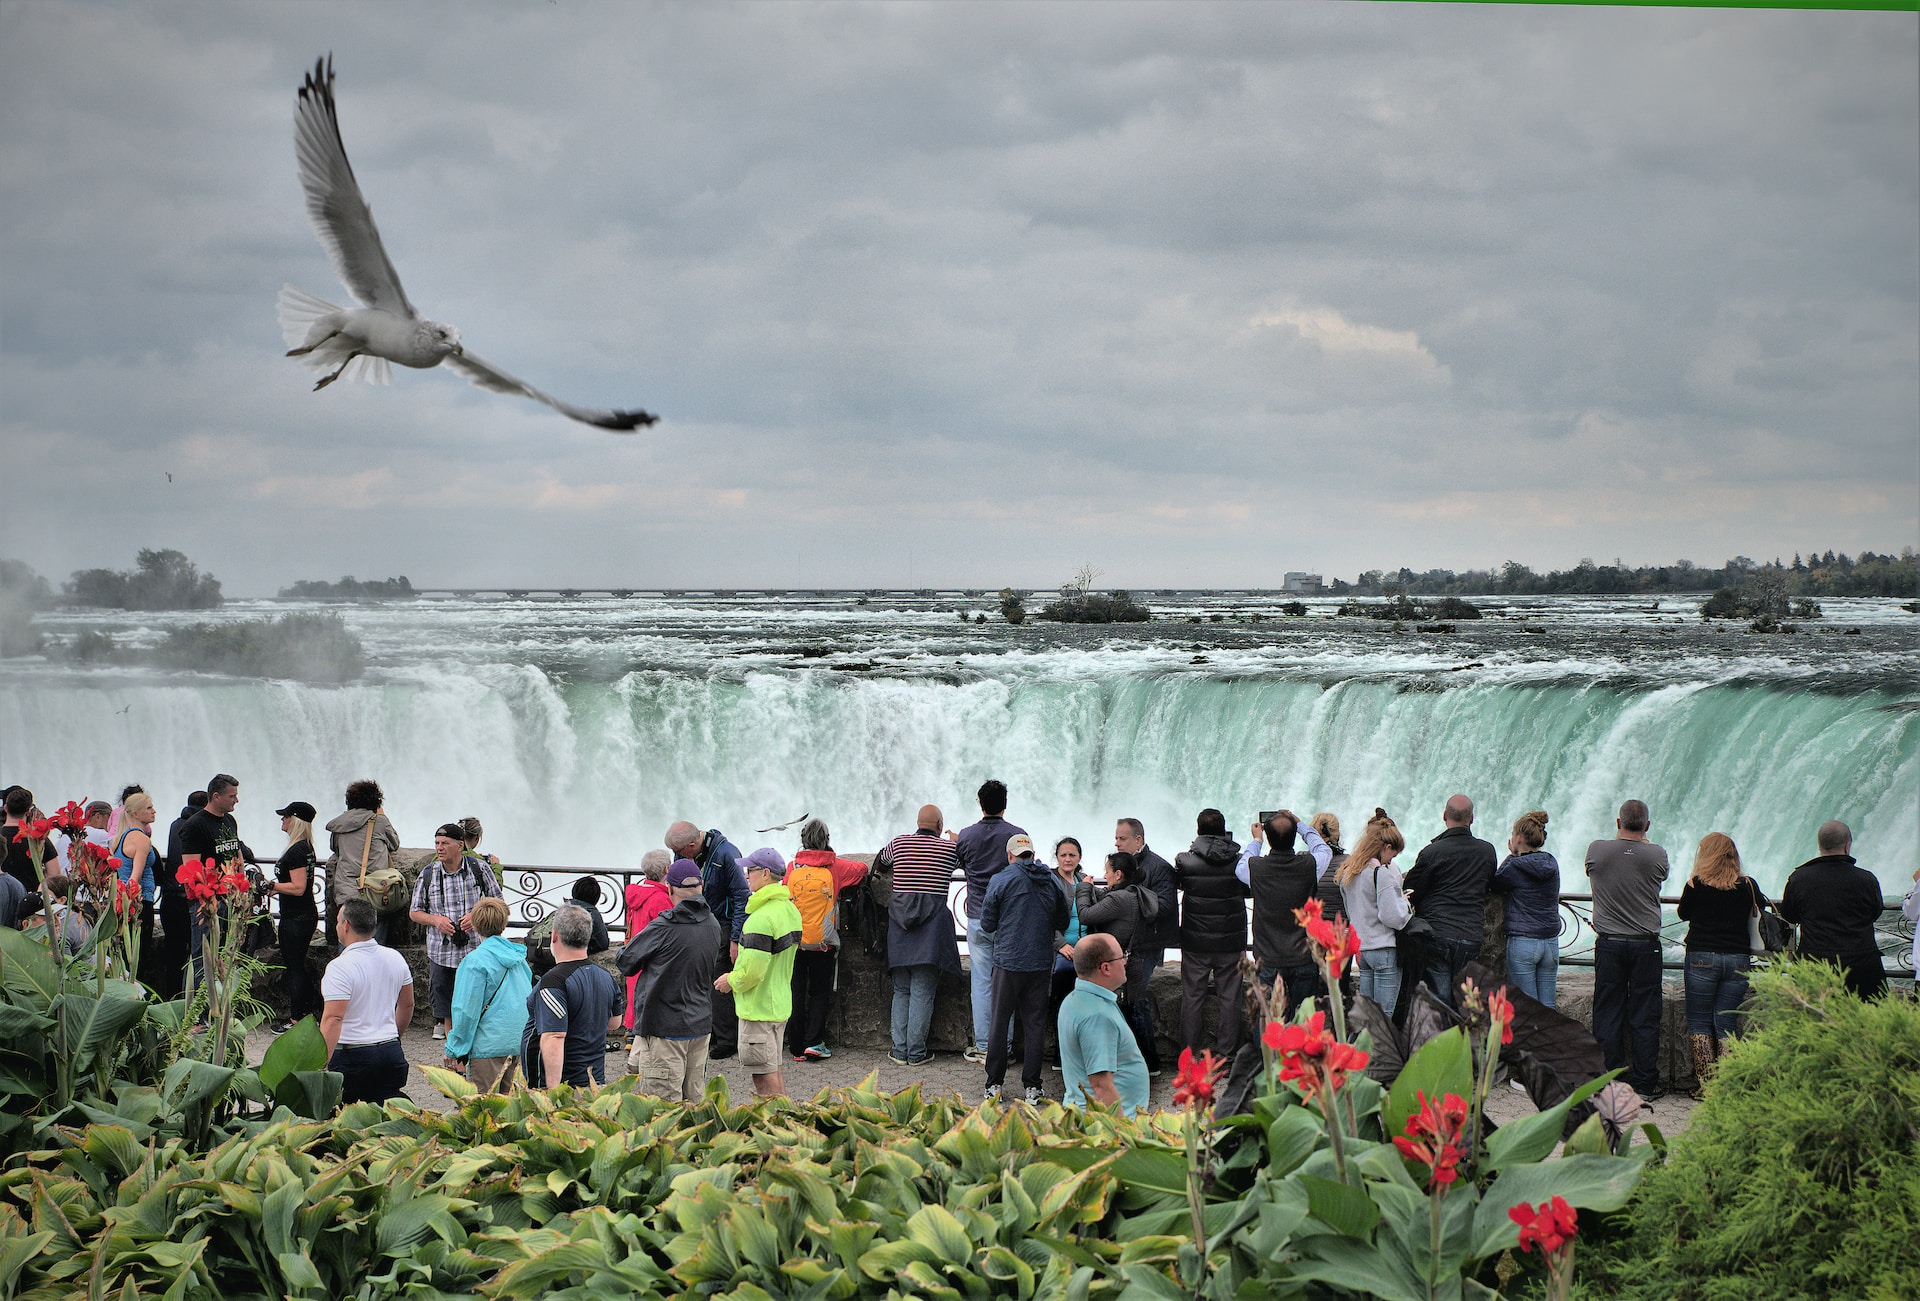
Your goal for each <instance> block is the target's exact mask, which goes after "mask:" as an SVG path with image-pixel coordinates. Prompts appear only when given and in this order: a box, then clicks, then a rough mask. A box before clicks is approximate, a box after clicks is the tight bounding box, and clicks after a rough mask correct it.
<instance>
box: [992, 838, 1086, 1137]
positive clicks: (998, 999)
mask: <svg viewBox="0 0 1920 1301" xmlns="http://www.w3.org/2000/svg"><path fill="white" fill-rule="evenodd" d="M1072 916H1073V908H1072V906H1071V905H1070V904H1069V903H1068V902H1067V888H1066V886H1065V885H1063V884H1062V883H1061V881H1060V877H1059V874H1058V873H1056V872H1054V871H1053V869H1051V868H1049V867H1048V866H1047V865H1046V864H1045V863H1042V862H1040V861H1039V860H1038V859H1037V858H1035V857H1034V854H1033V841H1032V840H1030V839H1029V838H1028V837H1027V836H1026V835H1025V834H1024V833H1022V834H1021V835H1017V836H1013V837H1011V838H1010V839H1009V840H1008V841H1007V868H1006V870H1005V871H1004V872H1001V873H999V874H997V875H996V876H995V877H994V878H993V883H992V884H991V885H989V886H988V887H987V895H986V898H985V899H983V900H982V901H981V904H980V919H979V920H980V932H981V934H983V935H987V936H990V937H991V943H992V944H993V953H994V964H993V1016H992V1019H991V1022H990V1023H989V1025H988V1027H987V1098H988V1099H989V1100H992V1099H996V1098H998V1097H999V1096H1000V1086H1001V1083H1002V1082H1003V1081H1005V1079H1006V1078H1007V1054H1008V1046H1007V1045H1008V1040H1009V1038H1010V1037H1011V1034H1012V1030H1013V1017H1014V1014H1015V1013H1016V1012H1017V1013H1018V1014H1019V1016H1020V1037H1021V1041H1022V1045H1023V1047H1024V1048H1025V1054H1024V1059H1023V1061H1022V1063H1021V1071H1020V1082H1021V1083H1022V1084H1024V1085H1026V1089H1027V1101H1028V1102H1039V1101H1040V1072H1041V1071H1042V1069H1044V1067H1045V1065H1046V1050H1047V991H1048V989H1049V988H1051V986H1052V984H1053V954H1054V948H1053V936H1054V932H1056V931H1062V930H1065V929H1066V926H1067V922H1068V921H1069V920H1070V919H1071V918H1072Z"/></svg>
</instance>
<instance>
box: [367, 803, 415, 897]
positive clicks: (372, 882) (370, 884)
mask: <svg viewBox="0 0 1920 1301" xmlns="http://www.w3.org/2000/svg"><path fill="white" fill-rule="evenodd" d="M379 819H380V815H379V814H378V813H376V814H374V815H373V817H371V818H368V819H367V838H366V839H365V840H364V841H362V842H361V845H360V897H361V898H363V899H365V900H366V901H367V902H368V903H370V904H372V905H373V910H374V911H375V912H377V913H396V912H399V911H400V910H401V909H402V908H404V907H406V906H407V902H408V900H407V878H406V877H405V876H404V875H402V874H401V871H400V869H399V868H397V867H376V868H374V869H373V871H371V872H369V871H367V855H369V854H371V853H372V852H373V831H374V827H375V826H377V825H378V823H379Z"/></svg>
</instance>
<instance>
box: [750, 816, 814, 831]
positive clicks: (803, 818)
mask: <svg viewBox="0 0 1920 1301" xmlns="http://www.w3.org/2000/svg"><path fill="white" fill-rule="evenodd" d="M812 816H813V815H812V814H811V813H802V814H801V815H800V816H799V817H797V818H795V819H794V820H793V821H792V822H782V823H781V824H780V825H779V826H777V827H756V828H755V829H754V832H753V834H754V835H756V836H764V835H766V834H767V833H768V832H769V831H785V830H786V829H787V828H788V827H794V826H798V825H799V824H800V823H802V822H805V821H806V820H807V819H808V818H810V817H812Z"/></svg>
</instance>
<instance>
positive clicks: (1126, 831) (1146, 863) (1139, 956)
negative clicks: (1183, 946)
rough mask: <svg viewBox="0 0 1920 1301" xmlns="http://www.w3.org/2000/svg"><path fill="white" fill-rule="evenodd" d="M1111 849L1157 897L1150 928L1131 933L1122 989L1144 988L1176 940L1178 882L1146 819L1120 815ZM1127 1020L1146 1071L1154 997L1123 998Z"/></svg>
mask: <svg viewBox="0 0 1920 1301" xmlns="http://www.w3.org/2000/svg"><path fill="white" fill-rule="evenodd" d="M1113 848H1114V851H1115V852H1116V853H1121V854H1132V855H1133V859H1134V863H1135V865H1136V866H1135V869H1134V870H1135V872H1136V873H1137V874H1138V879H1139V884H1141V885H1142V886H1145V887H1146V888H1147V889H1149V890H1151V891H1153V895H1154V898H1156V899H1158V900H1159V901H1160V911H1159V913H1158V915H1157V916H1156V917H1155V918H1154V921H1153V926H1152V929H1151V932H1150V933H1148V934H1142V935H1138V936H1136V937H1135V938H1134V941H1133V948H1132V949H1131V950H1129V951H1128V953H1127V989H1128V990H1129V991H1133V990H1145V989H1146V988H1147V982H1148V980H1150V979H1151V978H1152V976H1153V973H1154V972H1155V971H1157V970H1159V967H1160V964H1161V963H1163V962H1165V961H1166V960H1167V950H1168V949H1169V948H1175V947H1178V945H1179V943H1180V887H1179V886H1178V885H1177V884H1175V882H1174V879H1173V864H1172V863H1169V862H1168V861H1167V860H1166V859H1164V858H1162V857H1160V855H1158V854H1156V853H1154V852H1153V850H1151V849H1149V848H1148V847H1147V828H1146V824H1145V823H1143V822H1141V821H1140V819H1139V818H1121V819H1120V821H1119V822H1118V823H1116V824H1115V826H1114V829H1113ZM1127 1024H1129V1025H1131V1026H1132V1027H1133V1038H1134V1042H1135V1043H1137V1044H1139V1045H1140V1055H1141V1056H1142V1057H1145V1058H1146V1059H1147V1070H1148V1071H1149V1072H1153V1071H1158V1070H1159V1069H1160V1048H1159V1043H1158V1035H1157V1033H1156V1031H1155V1029H1154V1024H1153V1000H1152V999H1151V998H1148V997H1146V996H1144V994H1143V995H1142V996H1140V997H1137V998H1135V997H1132V996H1131V995H1130V996H1129V998H1128V1002H1127Z"/></svg>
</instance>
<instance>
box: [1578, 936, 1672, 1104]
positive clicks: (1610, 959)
mask: <svg viewBox="0 0 1920 1301" xmlns="http://www.w3.org/2000/svg"><path fill="white" fill-rule="evenodd" d="M1593 1037H1594V1038H1595V1039H1598V1040H1599V1041H1600V1055H1601V1059H1602V1060H1603V1061H1604V1062H1605V1063H1606V1067H1607V1069H1608V1070H1610V1071H1611V1070H1617V1069H1619V1068H1620V1067H1622V1066H1625V1067H1627V1074H1626V1081H1627V1083H1628V1084H1631V1085H1632V1086H1633V1087H1634V1088H1635V1089H1636V1090H1638V1091H1639V1092H1641V1093H1643V1094H1647V1093H1652V1092H1653V1091H1654V1090H1655V1089H1656V1088H1658V1087H1659V1086H1660V941H1659V940H1630V939H1621V938H1617V937H1614V936H1608V935H1602V936H1601V937H1600V938H1599V939H1597V940H1595V941H1594V945H1593ZM1629 1052H1631V1056H1632V1064H1631V1065H1629V1064H1628V1056H1629Z"/></svg>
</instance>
